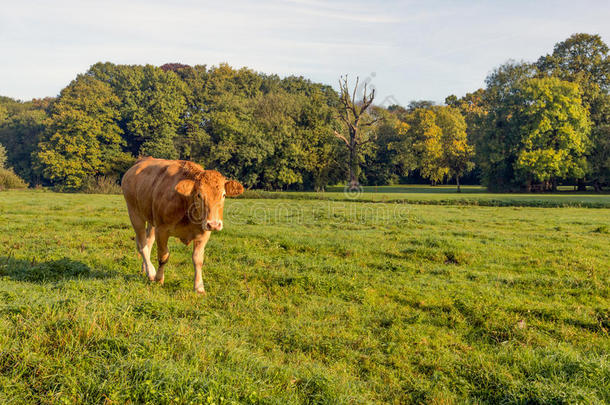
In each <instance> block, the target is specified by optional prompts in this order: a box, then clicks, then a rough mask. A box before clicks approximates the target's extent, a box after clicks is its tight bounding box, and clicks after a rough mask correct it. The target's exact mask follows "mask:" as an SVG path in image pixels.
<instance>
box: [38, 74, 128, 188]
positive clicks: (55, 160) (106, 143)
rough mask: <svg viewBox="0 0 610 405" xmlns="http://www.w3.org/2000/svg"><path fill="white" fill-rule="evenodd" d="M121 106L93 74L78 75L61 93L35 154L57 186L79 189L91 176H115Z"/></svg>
mask: <svg viewBox="0 0 610 405" xmlns="http://www.w3.org/2000/svg"><path fill="white" fill-rule="evenodd" d="M118 104H119V99H118V98H117V97H116V96H115V95H114V94H113V92H112V89H111V88H110V86H109V85H108V84H106V83H104V82H102V81H100V80H97V79H95V78H94V77H92V76H89V75H79V76H77V78H76V79H75V80H74V81H72V83H70V85H69V86H68V87H66V88H65V89H63V90H62V91H61V94H60V96H59V98H58V99H57V100H56V101H55V102H54V103H53V105H52V106H51V111H50V117H49V118H48V119H47V121H46V123H45V124H46V127H47V132H46V134H45V138H44V139H43V140H42V141H41V142H40V144H39V150H38V152H37V154H36V156H37V160H38V164H39V165H40V167H41V168H42V173H43V175H44V176H45V177H46V178H47V179H49V180H50V181H51V182H52V184H54V185H56V186H58V187H60V188H63V189H67V190H75V189H78V188H79V187H80V186H81V185H82V182H83V179H85V178H86V177H88V176H95V175H98V174H104V173H108V172H110V171H112V169H113V165H114V163H115V162H116V161H120V160H121V155H122V151H121V145H122V144H123V142H122V139H121V130H120V128H119V126H118V125H117V120H118V118H119V113H118V110H117V107H118Z"/></svg>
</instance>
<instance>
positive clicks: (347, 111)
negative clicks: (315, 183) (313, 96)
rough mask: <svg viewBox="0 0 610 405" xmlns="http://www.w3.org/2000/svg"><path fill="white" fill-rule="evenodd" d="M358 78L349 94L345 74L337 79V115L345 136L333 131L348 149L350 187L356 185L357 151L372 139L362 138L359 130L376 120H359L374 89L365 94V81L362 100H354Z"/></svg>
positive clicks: (368, 103)
mask: <svg viewBox="0 0 610 405" xmlns="http://www.w3.org/2000/svg"><path fill="white" fill-rule="evenodd" d="M358 81H359V78H358V77H356V84H355V86H354V89H353V91H352V93H351V94H350V91H349V85H348V81H347V75H345V76H341V78H340V79H339V89H340V94H339V101H340V104H339V117H340V118H341V120H342V121H343V123H344V124H345V126H346V128H347V134H348V135H347V137H346V136H344V135H343V134H341V133H339V132H338V131H335V136H336V137H337V138H339V139H341V140H342V141H343V142H345V145H346V146H347V148H348V150H349V187H350V188H351V189H353V188H356V187H357V186H358V172H359V170H358V169H359V163H358V153H359V152H360V147H361V146H362V145H364V144H366V143H369V142H372V141H373V139H366V140H364V139H362V136H361V132H360V130H361V129H362V128H364V127H367V126H371V125H373V124H374V123H375V122H376V121H377V120H376V119H372V120H368V121H364V120H363V121H361V119H362V118H363V117H365V116H366V115H365V112H366V110H367V109H368V108H369V107H370V106H371V104H372V103H373V100H374V99H375V89H372V90H371V92H370V94H367V88H366V85H367V84H366V82H365V83H364V88H363V92H362V101H356V92H357V90H358Z"/></svg>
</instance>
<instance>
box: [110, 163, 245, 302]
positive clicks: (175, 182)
mask: <svg viewBox="0 0 610 405" xmlns="http://www.w3.org/2000/svg"><path fill="white" fill-rule="evenodd" d="M121 188H122V189H123V195H124V196H125V201H126V202H127V210H128V212H129V219H131V224H132V225H133V229H134V230H135V231H136V243H137V246H138V251H139V252H140V254H141V255H142V271H143V272H145V273H146V275H147V276H148V279H149V280H151V281H158V282H160V283H163V280H164V270H165V265H166V264H167V262H168V260H169V250H168V249H167V240H168V239H169V237H170V236H175V237H177V238H180V240H181V241H182V242H183V243H184V244H189V243H190V242H191V241H193V266H194V268H195V283H194V285H195V291H197V292H198V293H200V294H205V288H204V287H203V281H202V279H201V266H202V265H203V252H204V249H205V245H206V243H207V242H208V239H210V234H211V233H212V231H220V230H221V229H222V226H223V223H222V210H223V207H224V202H225V195H226V196H229V197H233V196H237V195H239V194H241V193H242V192H243V191H244V188H243V186H242V185H241V184H239V183H238V182H236V181H233V180H227V179H225V177H224V176H223V175H222V174H220V173H218V172H217V171H215V170H203V168H202V167H201V166H199V165H198V164H196V163H193V162H188V161H184V160H164V159H154V158H151V157H148V158H144V159H140V160H138V161H137V162H136V164H135V165H133V167H131V168H130V169H129V170H128V171H127V173H125V175H124V176H123V180H122V181H121ZM155 237H156V238H157V251H158V252H157V256H158V259H159V269H158V270H157V271H156V272H155V268H154V266H153V265H152V263H151V261H150V253H151V251H152V245H153V243H154V242H155Z"/></svg>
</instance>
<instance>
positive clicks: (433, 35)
mask: <svg viewBox="0 0 610 405" xmlns="http://www.w3.org/2000/svg"><path fill="white" fill-rule="evenodd" d="M575 32H587V33H596V34H600V35H601V36H602V38H603V39H604V41H606V42H607V43H608V42H610V3H609V2H608V1H607V0H606V1H356V0H350V1H332V2H331V1H318V0H292V1H280V0H259V1H251V2H247V1H224V2H221V1H194V0H191V1H190V0H184V1H151V0H147V1H130V0H121V1H117V0H106V1H87V0H80V1H71V0H55V1H50V0H46V1H28V0H20V1H17V0H0V55H2V57H1V62H0V95H6V96H10V97H15V98H19V99H22V100H27V99H31V98H33V97H45V96H55V95H57V94H58V93H59V91H60V90H61V89H62V88H63V87H64V86H65V85H67V84H68V83H69V82H70V80H72V79H73V78H74V77H75V76H76V74H78V73H81V72H84V71H86V70H87V69H88V67H89V66H90V65H92V64H93V63H95V62H98V61H110V62H114V63H127V64H146V63H151V64H154V65H161V64H163V63H166V62H182V63H187V64H207V65H217V64H218V63H220V62H227V63H229V64H230V65H232V66H235V67H241V66H248V67H250V68H252V69H254V70H257V71H262V72H266V73H277V74H280V75H282V76H284V75H290V74H296V75H303V76H305V77H307V78H310V79H312V80H314V81H320V82H323V83H327V84H331V85H333V86H335V87H337V86H336V83H337V79H338V77H339V76H340V75H341V74H344V73H349V74H350V75H351V76H356V75H360V77H361V78H362V79H364V78H366V77H369V79H370V80H371V83H372V84H373V85H374V86H375V87H376V89H377V93H378V97H377V100H376V101H377V102H378V103H382V102H383V100H384V99H385V98H386V97H389V96H393V97H394V99H395V100H396V101H398V102H399V103H401V104H407V103H408V102H409V101H410V100H415V99H431V100H435V101H437V102H441V101H443V100H444V98H445V96H447V95H449V94H456V95H458V96H460V95H463V94H464V93H466V92H468V91H473V90H476V89H477V88H479V87H481V86H482V85H483V80H484V79H485V76H486V75H487V74H488V73H489V72H490V71H491V70H492V69H493V68H494V67H496V66H498V65H499V64H501V63H503V62H505V61H506V60H508V59H518V60H520V59H524V60H535V59H536V58H537V57H538V56H540V55H542V54H545V53H548V52H551V51H552V48H553V45H554V44H555V43H556V42H559V41H561V40H563V39H565V38H567V37H568V36H570V35H571V34H572V33H575ZM372 73H374V75H371V74H372Z"/></svg>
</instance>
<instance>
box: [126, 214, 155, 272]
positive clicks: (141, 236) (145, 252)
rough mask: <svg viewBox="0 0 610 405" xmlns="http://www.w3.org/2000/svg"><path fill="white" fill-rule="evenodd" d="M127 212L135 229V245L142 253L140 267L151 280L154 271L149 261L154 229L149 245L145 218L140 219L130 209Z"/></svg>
mask: <svg viewBox="0 0 610 405" xmlns="http://www.w3.org/2000/svg"><path fill="white" fill-rule="evenodd" d="M128 212H129V219H130V220H131V224H132V225H133V229H134V231H136V245H137V247H138V252H140V255H142V269H143V270H144V272H145V273H146V276H147V277H148V279H149V280H151V281H153V280H154V279H155V275H156V272H155V267H154V266H153V264H152V263H151V261H150V251H151V249H152V243H153V242H154V240H155V237H154V231H153V233H152V242H151V243H150V246H149V245H148V242H149V238H148V236H147V232H146V220H144V219H142V218H141V217H140V216H139V215H138V214H136V213H135V212H133V210H131V209H128Z"/></svg>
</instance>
